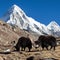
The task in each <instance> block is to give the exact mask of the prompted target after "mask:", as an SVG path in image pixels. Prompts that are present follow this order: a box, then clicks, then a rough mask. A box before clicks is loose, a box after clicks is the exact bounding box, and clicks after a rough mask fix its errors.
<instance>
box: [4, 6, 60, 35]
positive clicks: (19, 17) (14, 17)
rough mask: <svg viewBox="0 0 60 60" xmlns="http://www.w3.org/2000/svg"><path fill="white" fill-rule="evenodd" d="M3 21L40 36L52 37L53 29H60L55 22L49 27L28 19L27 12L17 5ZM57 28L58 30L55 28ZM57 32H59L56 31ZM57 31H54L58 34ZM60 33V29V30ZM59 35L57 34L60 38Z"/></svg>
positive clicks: (8, 12)
mask: <svg viewBox="0 0 60 60" xmlns="http://www.w3.org/2000/svg"><path fill="white" fill-rule="evenodd" d="M3 20H5V21H7V23H9V24H11V25H17V26H18V27H20V29H24V30H27V31H29V32H33V33H37V34H39V35H42V34H49V35H52V33H51V32H52V28H51V26H53V29H54V30H55V29H56V28H58V29H59V28H60V27H58V26H57V25H58V24H56V23H55V22H51V23H50V24H49V25H48V26H45V25H44V24H42V23H39V22H37V21H36V20H35V19H33V18H31V17H28V16H27V15H26V14H25V12H24V11H23V10H22V9H21V8H20V7H18V6H17V5H13V6H12V7H11V8H10V9H9V10H8V11H7V13H6V14H5V15H4V16H3ZM55 27H56V28H55ZM56 31H57V30H56ZM56 31H53V32H55V33H56ZM58 31H59V32H60V29H59V30H58ZM58 35H59V34H57V36H58Z"/></svg>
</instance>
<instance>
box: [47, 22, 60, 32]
mask: <svg viewBox="0 0 60 60" xmlns="http://www.w3.org/2000/svg"><path fill="white" fill-rule="evenodd" d="M47 28H48V29H49V30H50V31H53V32H59V31H60V26H59V25H58V24H57V23H56V22H55V21H51V22H50V24H49V25H48V26H47Z"/></svg>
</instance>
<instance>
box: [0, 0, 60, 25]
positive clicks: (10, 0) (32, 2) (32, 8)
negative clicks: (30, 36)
mask: <svg viewBox="0 0 60 60" xmlns="http://www.w3.org/2000/svg"><path fill="white" fill-rule="evenodd" d="M14 4H16V5H18V6H19V7H20V8H22V9H23V10H24V12H25V13H26V14H27V15H28V16H30V17H32V18H34V19H35V20H37V21H38V22H40V23H43V24H45V25H48V24H49V23H50V22H51V21H52V20H53V21H56V22H57V23H58V24H59V25H60V0H0V18H1V17H2V16H3V15H4V14H5V13H6V12H7V10H8V9H9V8H10V7H11V6H12V5H14Z"/></svg>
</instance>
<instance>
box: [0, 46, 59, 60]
mask: <svg viewBox="0 0 60 60" xmlns="http://www.w3.org/2000/svg"><path fill="white" fill-rule="evenodd" d="M4 49H6V47H5V48H4ZM1 52H3V51H2V50H0V60H43V59H44V60H54V59H56V60H60V46H58V47H56V50H55V51H53V50H51V51H47V50H44V51H42V50H41V48H38V49H35V48H32V50H31V52H28V49H27V48H26V50H25V51H20V52H16V51H14V52H11V53H1Z"/></svg>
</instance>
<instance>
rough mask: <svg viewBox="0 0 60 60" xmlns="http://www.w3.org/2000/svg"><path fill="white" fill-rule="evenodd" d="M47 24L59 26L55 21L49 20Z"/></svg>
mask: <svg viewBox="0 0 60 60" xmlns="http://www.w3.org/2000/svg"><path fill="white" fill-rule="evenodd" d="M48 26H59V25H58V24H57V23H56V22H55V21H51V22H50V24H49V25H48Z"/></svg>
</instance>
